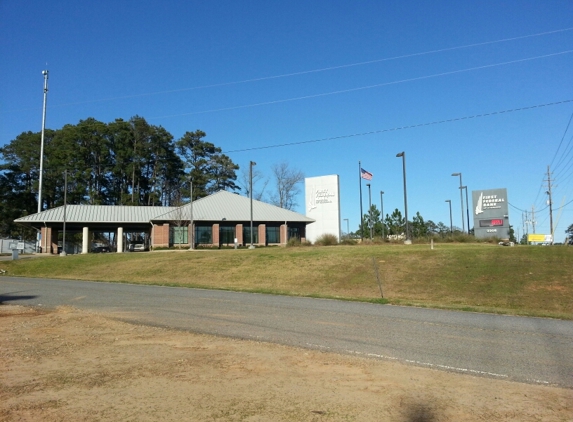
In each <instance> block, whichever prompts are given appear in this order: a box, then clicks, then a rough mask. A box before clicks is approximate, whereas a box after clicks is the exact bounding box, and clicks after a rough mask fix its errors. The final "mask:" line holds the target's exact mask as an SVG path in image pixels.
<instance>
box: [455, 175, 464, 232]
mask: <svg viewBox="0 0 573 422" xmlns="http://www.w3.org/2000/svg"><path fill="white" fill-rule="evenodd" d="M452 176H460V202H461V204H462V233H465V231H466V227H465V223H464V221H465V218H464V196H463V192H462V174H461V173H452Z"/></svg>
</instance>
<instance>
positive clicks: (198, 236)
mask: <svg viewBox="0 0 573 422" xmlns="http://www.w3.org/2000/svg"><path fill="white" fill-rule="evenodd" d="M211 233H212V230H211V226H207V227H201V226H195V243H197V244H198V245H199V244H203V245H205V244H207V245H210V244H211V243H213V242H212V240H211V239H212V237H211Z"/></svg>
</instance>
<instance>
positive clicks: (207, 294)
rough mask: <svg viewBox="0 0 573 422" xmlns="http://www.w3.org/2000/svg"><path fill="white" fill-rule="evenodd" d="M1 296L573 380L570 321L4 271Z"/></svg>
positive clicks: (510, 374)
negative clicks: (38, 276) (39, 276)
mask: <svg viewBox="0 0 573 422" xmlns="http://www.w3.org/2000/svg"><path fill="white" fill-rule="evenodd" d="M0 286H1V287H0V302H3V303H13V304H21V305H28V306H45V307H55V306H59V305H72V306H75V307H77V308H80V309H87V310H91V311H97V312H106V313H111V314H113V316H114V317H115V318H118V319H121V320H125V321H130V322H137V323H142V324H149V325H156V326H166V327H172V328H176V329H181V330H186V331H192V332H200V333H208V334H215V335H221V336H229V337H237V338H245V339H255V340H259V341H265V342H271V343H280V344H285V345H291V346H297V347H303V348H312V349H319V350H326V351H331V352H336V353H346V354H354V355H360V356H368V357H371V358H378V359H389V360H396V361H399V362H403V363H409V364H413V365H419V366H426V367H431V368H435V369H441V370H447V371H454V372H462V373H468V374H472V375H480V376H487V377H492V378H498V379H507V380H513V381H520V382H529V383H540V384H550V385H558V386H561V387H567V388H573V322H571V321H559V320H551V319H545V318H523V317H511V316H499V315H488V314H477V313H469V312H453V311H442V310H434V309H420V308H412V307H399V306H389V305H376V304H366V303H354V302H343V301H335V300H322V299H310V298H296V297H286V296H272V295H261V294H248V293H236V292H225V291H215V290H200V289H186V288H173V287H158V286H139V285H130V284H114V283H99V282H85V281H65V280H49V279H28V278H16V277H1V278H0Z"/></svg>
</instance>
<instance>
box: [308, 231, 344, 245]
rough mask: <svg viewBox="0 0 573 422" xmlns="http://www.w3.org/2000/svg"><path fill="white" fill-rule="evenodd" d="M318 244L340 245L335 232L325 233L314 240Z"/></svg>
mask: <svg viewBox="0 0 573 422" xmlns="http://www.w3.org/2000/svg"><path fill="white" fill-rule="evenodd" d="M314 244H315V245H318V246H332V245H338V237H336V236H335V235H333V234H329V233H325V234H323V235H322V236H320V237H319V238H318V239H316V240H315V242H314Z"/></svg>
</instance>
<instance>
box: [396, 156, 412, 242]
mask: <svg viewBox="0 0 573 422" xmlns="http://www.w3.org/2000/svg"><path fill="white" fill-rule="evenodd" d="M396 157H402V173H403V175H404V214H406V240H405V241H404V243H405V244H406V245H410V244H411V243H412V241H411V240H410V231H409V230H408V229H409V227H408V195H407V194H406V152H404V151H402V152H401V153H399V154H396Z"/></svg>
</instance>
